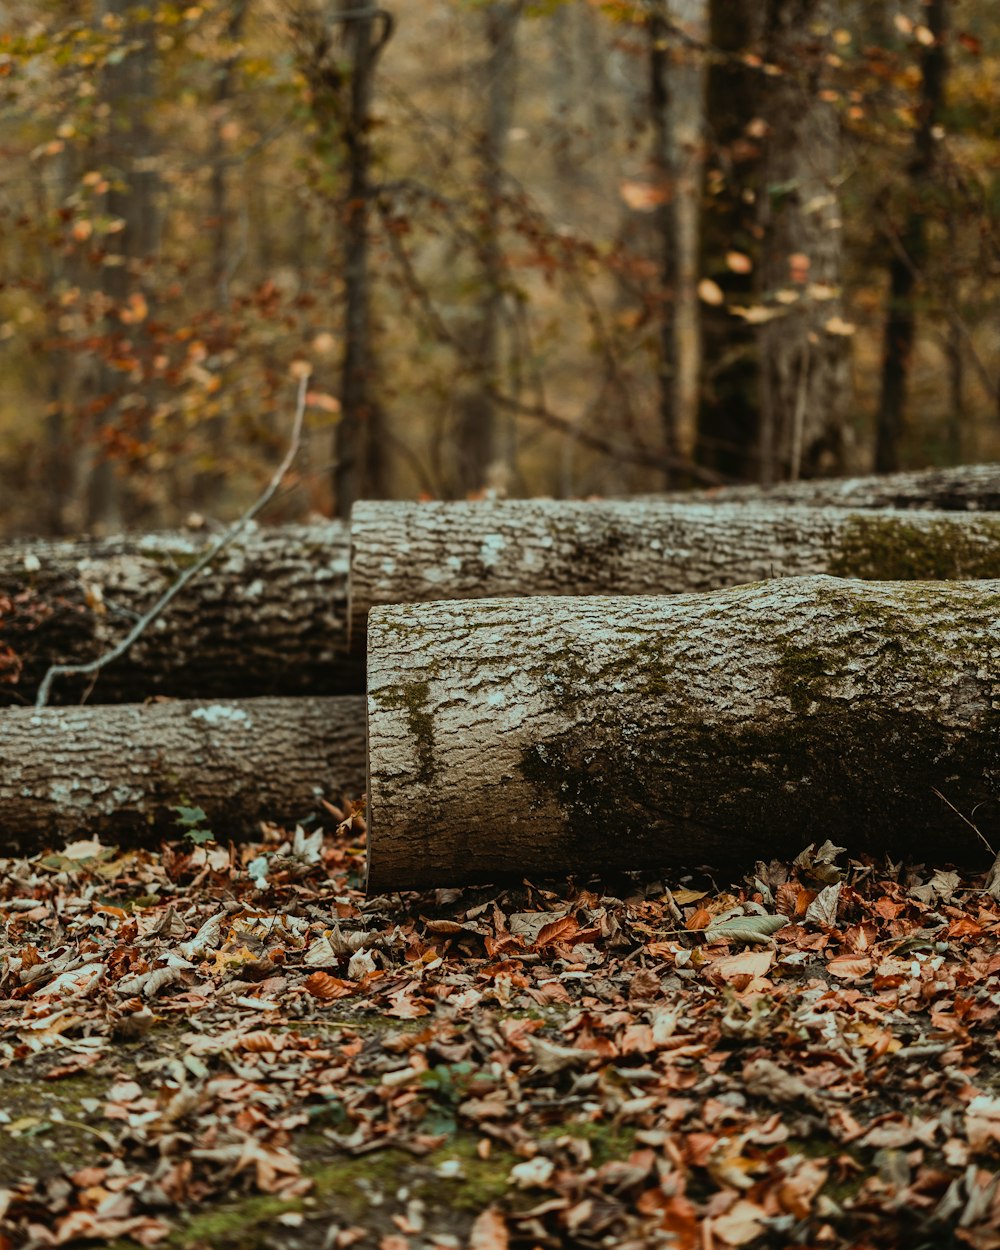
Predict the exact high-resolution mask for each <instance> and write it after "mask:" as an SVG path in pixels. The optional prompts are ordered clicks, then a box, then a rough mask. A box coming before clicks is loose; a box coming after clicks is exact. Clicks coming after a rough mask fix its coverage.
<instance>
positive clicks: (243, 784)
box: [0, 698, 365, 855]
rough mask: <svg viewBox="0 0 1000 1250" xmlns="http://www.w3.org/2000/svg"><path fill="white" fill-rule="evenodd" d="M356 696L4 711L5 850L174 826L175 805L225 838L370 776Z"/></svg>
mask: <svg viewBox="0 0 1000 1250" xmlns="http://www.w3.org/2000/svg"><path fill="white" fill-rule="evenodd" d="M364 717H365V707H364V699H362V698H342V699H248V700H243V701H235V700H226V701H221V702H205V701H199V702H176V703H168V702H164V703H149V704H128V705H125V706H119V707H82V708H42V709H39V710H35V709H34V708H8V709H6V710H5V711H3V712H0V855H10V854H13V853H21V852H27V851H38V850H39V849H42V848H44V847H46V846H52V845H54V844H57V843H58V841H59V839H60V838H62V839H65V838H69V837H73V836H76V835H85V834H86V835H93V834H100V836H101V838H102V839H103V840H104V841H105V842H117V841H124V842H129V843H131V844H133V845H134V844H136V843H142V842H149V841H150V840H151V839H155V838H157V837H159V836H160V835H169V836H172V837H176V836H178V834H179V828H178V824H177V811H176V808H177V807H178V806H181V805H184V806H196V807H201V808H203V809H204V811H205V814H206V816H207V825H208V828H210V829H211V830H212V832H213V833H214V834H215V836H216V838H217V839H218V840H219V841H220V842H225V841H226V840H228V839H229V838H231V837H233V838H235V837H238V836H239V835H241V834H246V833H248V832H252V831H254V830H255V829H256V827H257V822H259V821H260V820H262V819H265V818H267V819H272V820H278V821H293V820H297V819H302V818H304V817H306V816H308V815H311V814H313V813H315V811H316V810H317V807H318V806H319V804H318V800H319V799H320V798H327V799H331V800H335V799H336V798H338V797H339V796H340V795H341V794H347V795H349V796H353V797H360V795H361V794H362V793H363V791H364V787H365V722H364Z"/></svg>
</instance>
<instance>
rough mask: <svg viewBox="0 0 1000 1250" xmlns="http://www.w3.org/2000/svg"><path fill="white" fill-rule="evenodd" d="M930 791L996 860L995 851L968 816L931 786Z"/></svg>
mask: <svg viewBox="0 0 1000 1250" xmlns="http://www.w3.org/2000/svg"><path fill="white" fill-rule="evenodd" d="M931 790H932V791H933V792H934V793H935V794H936V795H937V796H938V798H939V799H940V800H941V802H942V803H947V804H948V806H949V807H950V808H951V810H952V811H953V812H954V813H955V815H956V816H957V817H958V818H959V819H960V820H964V821H965V823H966V824H967V825H968V826H969V828H970V829H971V830H972V832H973V833H974V834H975V835H976V837H977V838H978V839H979V840H980V842H982V844H983V846H985V847H986V849H987V850H988V851H989V853H990V854H991V855H992V856H993V858H994V859H996V857H997V853H996V851H995V850H994V849H993V847H992V846H990V844H989V842H987V840H986V838H985V837H984V835H983V834H982V833H980V831H979V830H978V829H977V828H976V826H975V825H974V824H973V823H972V821H971V820H970V819H969V818H968V816H963V815H962V813H961V812H960V811H959V810H958V808H957V807H956V806H955V804H954V803H952V801H951V800H950V799H946V798H945V797H944V795H943V794H942V793H941V791H940V790H935V789H934V787H933V786H931Z"/></svg>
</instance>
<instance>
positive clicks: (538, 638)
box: [368, 576, 1000, 892]
mask: <svg viewBox="0 0 1000 1250" xmlns="http://www.w3.org/2000/svg"><path fill="white" fill-rule="evenodd" d="M998 620H1000V581H991V582H965V583H928V582H917V583H899V582H896V583H881V582H875V583H865V582H859V581H850V580H840V579H836V578H831V577H825V576H817V577H807V578H794V579H787V580H774V581H770V582H764V583H760V584H756V585H749V586H740V587H736V588H734V589H730V590H724V591H718V592H715V593H713V594H707V595H678V596H675V597H673V598H652V597H650V598H644V597H622V598H609V599H574V600H567V599H539V598H532V599H520V600H518V599H506V600H487V601H482V602H479V603H474V602H467V603H462V602H447V603H437V604H421V605H403V606H398V607H383V608H377V609H375V610H374V611H373V612H372V614H371V618H370V620H369V627H368V771H369V786H368V812H369V868H368V888H369V890H371V891H375V892H383V891H386V890H395V889H411V888H415V887H419V886H427V885H432V884H433V885H440V886H443V885H452V884H457V883H460V882H462V881H471V880H483V879H493V878H501V877H509V876H524V875H532V876H538V875H554V874H562V873H573V874H577V875H582V876H586V875H587V874H589V873H590V872H592V871H606V870H620V869H625V868H640V867H649V866H655V867H667V866H672V865H677V864H680V863H687V864H705V863H707V864H716V865H729V864H731V863H733V862H734V861H740V862H742V863H744V864H747V863H752V862H753V860H754V859H757V858H761V859H768V858H770V857H771V856H785V855H789V854H794V853H796V852H797V851H799V850H801V849H802V848H803V847H804V846H805V845H806V844H807V843H809V842H815V841H822V840H823V839H825V838H831V839H833V840H834V841H835V842H837V843H839V844H840V845H843V846H847V847H848V848H850V849H851V850H853V851H855V852H872V853H882V852H887V853H890V854H893V855H901V854H907V855H913V856H932V857H934V858H936V859H938V860H941V859H947V860H966V861H974V860H975V858H976V857H977V856H982V855H984V851H983V847H982V845H981V843H980V842H979V841H978V839H977V838H976V836H975V834H974V833H973V832H972V830H971V829H970V828H969V826H968V825H967V824H965V823H964V822H963V820H962V818H961V817H960V816H959V815H958V814H957V812H956V811H955V810H953V808H952V807H950V806H949V805H948V803H951V804H953V805H954V808H955V809H958V811H960V812H963V813H965V814H967V815H968V816H970V817H971V818H972V819H973V820H974V821H975V823H976V824H977V825H978V827H979V829H980V830H981V831H982V832H983V834H984V835H985V836H986V837H988V838H990V839H991V840H992V841H993V843H994V845H997V844H998V843H1000V806H998V801H1000V629H998V628H997V622H998ZM935 790H936V791H938V792H940V794H941V795H943V796H944V799H942V798H938V797H937V796H936V795H935ZM944 800H948V802H945V801H944ZM973 813H974V816H973ZM987 862H988V861H987V860H984V864H985V863H987Z"/></svg>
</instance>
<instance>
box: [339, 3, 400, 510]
mask: <svg viewBox="0 0 1000 1250" xmlns="http://www.w3.org/2000/svg"><path fill="white" fill-rule="evenodd" d="M340 21H341V22H342V24H343V27H344V41H345V44H346V48H347V57H348V61H349V64H350V82H349V90H348V96H347V106H346V115H345V117H344V118H343V121H342V126H343V131H342V138H343V143H344V146H345V148H346V152H347V171H348V186H347V196H346V201H345V205H344V221H343V251H342V257H343V262H342V264H343V275H344V300H345V314H344V339H345V342H344V363H343V374H342V382H341V394H340V402H341V415H340V420H339V422H338V424H337V430H336V435H335V439H334V443H335V446H334V454H335V457H336V467H335V469H334V471H333V487H334V496H335V506H336V510H337V516H338V517H345V518H346V517H347V516H349V515H350V511H351V506H352V505H353V503H354V502H355V500H357V499H361V498H364V497H365V496H366V495H374V496H379V495H384V494H385V493H386V463H385V440H384V435H383V431H382V428H381V427H382V421H383V414H382V410H381V407H380V404H379V401H378V398H377V396H376V394H375V362H374V358H373V353H372V343H371V332H372V327H371V276H370V273H369V250H370V249H369V239H368V226H369V218H370V215H371V195H372V186H371V164H372V146H371V135H370V130H371V102H372V92H373V90H374V84H375V66H376V64H377V62H378V58H379V55H380V53H381V51H382V49H383V48H384V46H385V44H386V43H387V42H388V40H389V38H390V36H391V34H392V20H391V18H390V17H389V15H388V14H387V13H386V12H385V11H384V10H382V9H377V8H366V7H364V6H361V7H359V5H358V4H357V3H356V0H342V4H341V10H340Z"/></svg>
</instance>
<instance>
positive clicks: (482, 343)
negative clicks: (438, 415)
mask: <svg viewBox="0 0 1000 1250" xmlns="http://www.w3.org/2000/svg"><path fill="white" fill-rule="evenodd" d="M523 7H524V4H523V0H494V2H492V3H489V4H487V5H486V6H485V8H484V10H483V22H484V29H485V34H486V43H487V47H488V49H489V51H488V55H487V58H486V64H485V68H484V74H485V78H486V84H485V94H486V124H485V127H484V129H483V137H482V141H481V144H480V152H479V161H480V195H481V197H482V210H481V211H482V241H481V249H480V263H481V268H482V272H481V276H480V282H481V285H482V290H483V295H482V300H481V302H480V305H479V308H478V309H477V314H476V320H475V324H474V326H473V327H472V330H471V333H470V334H469V354H470V356H471V358H472V361H473V364H474V369H475V375H474V379H473V390H472V391H471V392H470V393H469V394H467V395H464V396H462V397H460V400H459V408H460V422H459V429H458V438H457V443H458V457H459V482H460V485H461V488H462V490H463V491H464V492H471V491H479V490H482V489H483V488H484V487H486V486H490V485H502V486H507V485H509V484H510V482H511V479H512V477H513V474H514V471H515V461H516V448H515V442H514V435H515V429H516V426H515V423H514V421H513V419H512V418H511V417H510V416H509V415H505V416H504V417H503V418H502V419H501V416H500V414H499V412H498V410H497V406H496V403H495V401H494V398H493V394H494V391H495V390H496V388H497V386H498V385H499V381H500V370H501V339H502V336H501V329H502V314H503V302H504V294H503V287H504V262H503V241H502V232H503V213H502V201H503V182H504V172H503V164H504V160H505V157H506V152H507V141H508V132H509V130H510V124H511V118H512V115H513V109H514V100H515V97H516V93H517V31H518V26H519V24H520V20H521V11H522V9H523Z"/></svg>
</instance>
